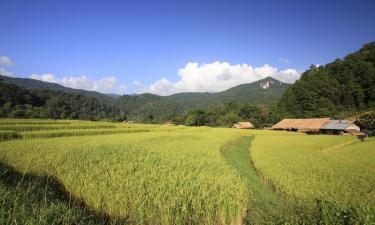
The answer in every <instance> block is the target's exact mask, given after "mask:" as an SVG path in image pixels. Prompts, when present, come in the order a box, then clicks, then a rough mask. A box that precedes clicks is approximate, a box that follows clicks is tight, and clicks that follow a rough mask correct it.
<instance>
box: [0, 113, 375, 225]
mask: <svg viewBox="0 0 375 225" xmlns="http://www.w3.org/2000/svg"><path fill="white" fill-rule="evenodd" d="M0 210H1V212H0V224H163V225H164V224H166V225H168V224H233V225H234V224H236V225H240V224H375V139H374V138H369V139H368V140H366V141H364V142H359V141H357V140H356V139H355V138H354V137H351V136H323V135H316V136H310V135H304V134H299V133H290V132H276V131H257V130H237V129H229V128H209V127H185V126H170V125H148V124H147V125H141V124H123V123H109V122H86V121H61V120H9V119H4V120H0Z"/></svg>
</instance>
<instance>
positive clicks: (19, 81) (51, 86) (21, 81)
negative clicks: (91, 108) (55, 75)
mask: <svg viewBox="0 0 375 225" xmlns="http://www.w3.org/2000/svg"><path fill="white" fill-rule="evenodd" d="M0 79H1V80H2V81H3V82H5V83H9V84H14V85H17V86H19V87H22V88H26V89H29V90H36V89H37V90H48V91H62V92H66V93H71V94H81V95H85V96H87V97H94V98H97V99H99V100H103V101H113V100H114V99H116V98H117V95H114V94H102V93H99V92H96V91H86V90H82V89H74V88H68V87H64V86H62V85H60V84H56V83H50V82H44V81H40V80H35V79H30V78H15V77H7V76H1V75H0Z"/></svg>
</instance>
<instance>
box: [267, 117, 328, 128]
mask: <svg viewBox="0 0 375 225" xmlns="http://www.w3.org/2000/svg"><path fill="white" fill-rule="evenodd" d="M329 120H330V119H329V118H311V119H283V120H281V121H280V122H278V123H277V124H275V125H273V126H272V129H276V130H277V129H284V130H291V129H297V130H306V131H318V130H319V129H320V128H321V127H322V126H323V125H324V124H326V123H327V122H328V121H329Z"/></svg>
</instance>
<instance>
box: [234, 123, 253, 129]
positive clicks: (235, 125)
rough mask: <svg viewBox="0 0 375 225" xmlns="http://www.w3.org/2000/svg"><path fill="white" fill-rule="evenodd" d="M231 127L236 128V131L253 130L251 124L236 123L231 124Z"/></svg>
mask: <svg viewBox="0 0 375 225" xmlns="http://www.w3.org/2000/svg"><path fill="white" fill-rule="evenodd" d="M232 127H234V128H237V129H253V128H254V125H253V124H251V123H250V122H238V123H235V124H233V126H232Z"/></svg>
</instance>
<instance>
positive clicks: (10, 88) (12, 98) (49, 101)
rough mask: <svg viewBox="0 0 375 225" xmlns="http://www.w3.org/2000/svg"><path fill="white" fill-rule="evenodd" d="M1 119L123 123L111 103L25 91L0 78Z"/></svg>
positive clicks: (60, 94)
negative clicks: (99, 120)
mask: <svg viewBox="0 0 375 225" xmlns="http://www.w3.org/2000/svg"><path fill="white" fill-rule="evenodd" d="M0 117H11V118H43V119H81V120H98V119H112V120H122V118H121V114H120V111H119V110H118V108H117V107H116V106H115V105H114V104H113V102H104V101H101V100H99V99H97V98H94V97H88V96H85V95H83V94H76V93H67V92H63V91H51V90H46V89H26V88H23V87H20V86H17V85H14V84H10V83H6V82H3V81H2V80H1V79H0Z"/></svg>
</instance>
